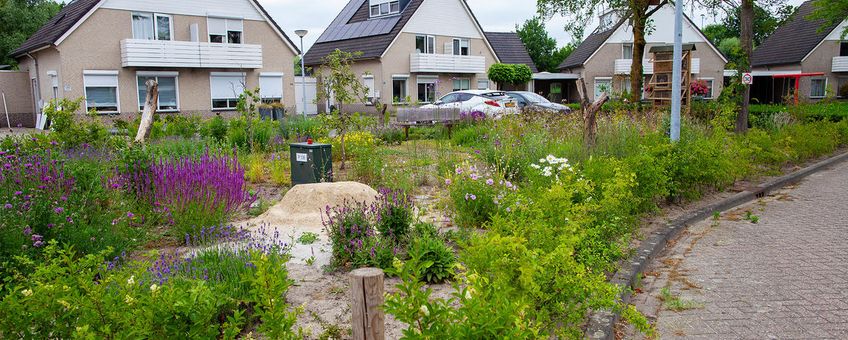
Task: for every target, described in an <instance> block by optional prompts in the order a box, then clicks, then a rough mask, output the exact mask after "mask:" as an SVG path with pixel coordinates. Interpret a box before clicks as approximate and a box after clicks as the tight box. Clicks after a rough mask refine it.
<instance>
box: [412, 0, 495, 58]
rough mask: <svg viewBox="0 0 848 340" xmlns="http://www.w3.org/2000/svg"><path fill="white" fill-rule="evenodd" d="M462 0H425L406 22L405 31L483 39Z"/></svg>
mask: <svg viewBox="0 0 848 340" xmlns="http://www.w3.org/2000/svg"><path fill="white" fill-rule="evenodd" d="M461 1H462V0H425V1H424V2H423V3H422V4H421V6H420V7H418V11H416V12H415V15H413V16H412V18H410V19H409V22H407V23H406V26H404V28H403V32H406V33H419V34H431V35H444V36H450V37H458V38H478V39H482V38H483V35H482V33H481V32H480V30H479V29H477V26H476V25H475V23H474V18H472V17H471V15H470V14H469V13H468V10H466V9H465V6H464V5H463V4H462V2H461ZM436 49H437V50H441V46H436Z"/></svg>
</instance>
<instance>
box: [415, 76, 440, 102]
mask: <svg viewBox="0 0 848 340" xmlns="http://www.w3.org/2000/svg"><path fill="white" fill-rule="evenodd" d="M436 80H437V78H436V77H425V76H421V77H418V79H417V83H418V102H419V103H432V102H433V100H434V99H435V98H436Z"/></svg>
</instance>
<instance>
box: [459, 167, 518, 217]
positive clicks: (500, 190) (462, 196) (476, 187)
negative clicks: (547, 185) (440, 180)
mask: <svg viewBox="0 0 848 340" xmlns="http://www.w3.org/2000/svg"><path fill="white" fill-rule="evenodd" d="M445 182H446V184H447V185H448V192H449V198H450V203H451V208H452V210H453V213H454V214H453V216H454V222H455V223H456V224H457V225H459V226H460V227H466V228H480V227H483V226H484V225H485V224H486V223H488V222H489V221H491V218H492V217H493V216H494V215H495V214H497V212H498V210H499V209H500V208H499V205H500V204H499V203H500V202H499V201H500V200H502V199H503V198H504V194H505V193H506V192H508V191H511V190H515V189H516V187H515V186H514V185H513V184H512V183H510V182H509V181H506V180H504V179H503V178H502V177H500V176H497V175H496V174H493V173H491V172H489V171H482V170H480V169H478V168H477V167H475V166H459V167H457V168H456V170H455V171H454V173H453V174H450V175H449V176H448V178H447V179H446V180H445ZM507 209H508V208H507Z"/></svg>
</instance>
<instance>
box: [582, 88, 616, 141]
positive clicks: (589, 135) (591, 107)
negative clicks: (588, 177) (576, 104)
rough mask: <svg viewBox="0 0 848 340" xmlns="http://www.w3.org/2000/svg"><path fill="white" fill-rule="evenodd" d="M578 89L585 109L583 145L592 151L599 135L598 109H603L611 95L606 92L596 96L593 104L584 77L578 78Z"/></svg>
mask: <svg viewBox="0 0 848 340" xmlns="http://www.w3.org/2000/svg"><path fill="white" fill-rule="evenodd" d="M577 84H578V87H577V91H578V92H580V98H581V104H580V107H581V108H582V109H583V146H584V147H585V148H586V151H587V152H588V151H592V149H593V148H594V147H595V141H596V140H597V135H598V111H600V110H601V107H603V105H604V103H606V102H607V101H608V100H609V95H608V94H607V93H606V92H604V93H602V94H601V97H600V98H596V100H595V103H594V104H593V103H592V102H591V101H589V96H588V94H587V91H586V82H585V81H583V79H582V78H581V79H578V80H577Z"/></svg>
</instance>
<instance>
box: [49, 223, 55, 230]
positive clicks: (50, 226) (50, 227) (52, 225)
mask: <svg viewBox="0 0 848 340" xmlns="http://www.w3.org/2000/svg"><path fill="white" fill-rule="evenodd" d="M55 226H56V225H55V224H53V223H48V224H47V229H53V227H55Z"/></svg>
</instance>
